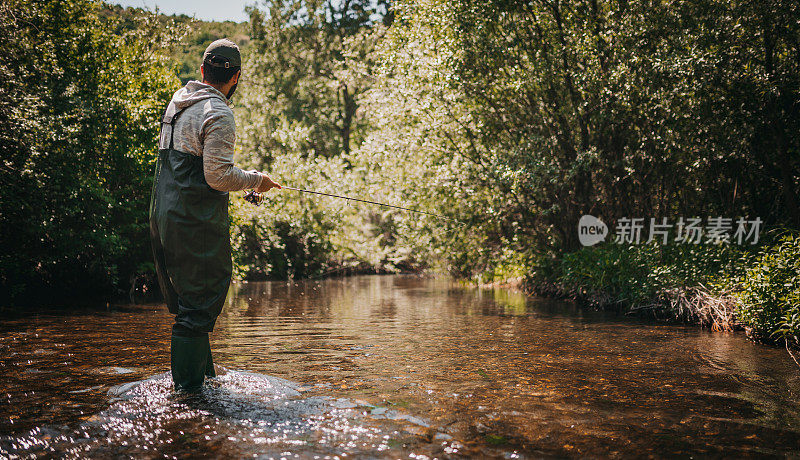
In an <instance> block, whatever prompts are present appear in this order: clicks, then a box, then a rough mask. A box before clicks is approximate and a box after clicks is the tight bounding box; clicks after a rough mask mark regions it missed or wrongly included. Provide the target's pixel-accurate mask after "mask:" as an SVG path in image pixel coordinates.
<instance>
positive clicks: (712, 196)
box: [358, 0, 800, 276]
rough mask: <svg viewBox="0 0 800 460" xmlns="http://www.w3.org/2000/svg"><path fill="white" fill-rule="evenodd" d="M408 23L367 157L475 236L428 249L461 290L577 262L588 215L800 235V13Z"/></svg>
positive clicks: (561, 7) (665, 6) (604, 8)
mask: <svg viewBox="0 0 800 460" xmlns="http://www.w3.org/2000/svg"><path fill="white" fill-rule="evenodd" d="M395 8H396V20H395V23H394V24H393V26H392V27H391V29H390V30H389V32H388V34H387V36H386V39H385V40H383V41H382V42H381V43H380V45H379V46H378V49H377V57H376V59H377V61H378V62H379V63H380V66H379V69H378V72H377V74H378V77H379V78H378V79H377V81H376V83H375V85H374V87H373V89H372V90H371V91H370V92H369V93H368V94H367V100H366V101H365V102H364V106H365V107H367V109H368V110H367V113H368V116H369V118H370V120H371V122H372V123H373V126H374V128H375V129H374V131H372V132H371V133H370V135H369V136H368V137H367V139H366V141H365V143H364V144H363V145H362V146H361V148H360V149H359V152H358V156H359V157H360V158H361V159H363V160H364V161H366V162H373V163H374V164H375V165H376V166H375V167H376V168H377V167H378V166H377V165H380V166H381V167H384V168H385V170H384V175H383V177H382V179H381V181H382V184H384V185H383V187H384V188H387V189H392V190H395V192H394V193H396V194H397V195H399V196H401V197H402V199H403V200H404V201H405V202H406V203H407V204H412V203H413V204H418V203H421V204H422V205H423V206H426V207H427V209H428V210H430V211H433V212H439V213H448V214H450V215H456V216H458V217H459V218H461V219H463V220H465V221H467V222H469V225H468V226H465V227H464V228H462V229H452V232H451V235H452V236H450V237H444V238H436V239H433V240H432V244H433V247H431V248H430V252H431V253H433V254H437V253H438V254H442V255H445V256H446V257H447V259H448V260H449V262H450V265H451V267H452V268H453V271H454V273H456V274H457V275H460V276H470V275H474V274H477V273H481V272H484V271H486V270H492V267H493V265H494V264H495V263H496V261H497V260H499V259H500V258H502V257H503V254H504V253H505V252H507V251H508V250H511V251H513V252H518V253H529V254H533V255H541V254H559V253H562V252H572V251H575V250H577V249H578V248H579V245H578V242H577V233H576V231H575V225H576V224H577V222H578V219H579V217H580V216H581V215H583V214H592V215H599V216H603V218H604V219H606V220H607V221H616V220H618V219H619V218H621V217H643V218H647V217H661V216H669V217H674V216H680V215H683V216H694V215H701V216H717V215H722V216H730V217H735V216H750V217H751V218H754V217H756V216H758V217H761V218H762V219H763V220H764V222H765V225H766V226H788V227H792V228H798V226H800V214H798V212H797V209H798V207H797V203H798V191H797V188H796V184H797V183H798V180H800V138H799V137H798V136H795V135H793V134H792V133H793V132H796V131H797V129H798V128H800V112H798V111H797V110H794V109H790V107H796V106H797V105H798V103H799V102H800V101H799V99H800V64H799V63H798V61H797V60H796V59H793V58H792V57H791V56H793V55H794V53H795V52H796V50H797V49H798V44H799V43H800V40H798V37H799V36H800V25H798V24H799V23H798V22H797V18H798V17H800V10H798V6H797V5H794V4H788V3H785V2H756V3H753V2H739V1H734V2H728V1H725V2H723V1H719V0H703V1H700V2H690V3H674V2H668V3H663V2H662V3H659V2H656V3H652V2H649V3H648V2H610V1H580V2H572V3H570V2H541V1H533V2H505V1H482V2H478V1H474V0H452V1H448V2H438V1H427V0H405V1H399V2H397V3H396V5H395ZM391 161H397V162H399V163H400V164H402V165H403V166H402V167H393V166H390V167H388V168H387V167H386V165H387V163H389V162H391ZM409 177H411V178H413V179H419V181H417V180H406V179H407V178H409ZM419 184H424V185H425V187H424V188H425V191H424V192H423V191H420V190H418V189H417V187H418V185H419ZM764 196H769V197H770V199H768V200H765V199H764ZM428 223H429V224H430V225H431V226H434V225H436V226H438V225H439V223H438V222H432V221H428ZM431 231H433V229H431ZM400 238H401V239H402V238H403V237H402V236H401V237H400Z"/></svg>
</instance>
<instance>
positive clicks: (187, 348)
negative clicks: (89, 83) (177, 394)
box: [170, 334, 214, 392]
mask: <svg viewBox="0 0 800 460" xmlns="http://www.w3.org/2000/svg"><path fill="white" fill-rule="evenodd" d="M170 351H171V354H172V359H171V365H172V366H171V367H172V382H173V383H174V384H175V389H176V390H180V391H188V392H195V391H198V390H200V388H201V387H202V386H203V380H204V379H205V376H206V375H207V373H208V368H209V366H210V367H211V372H213V371H214V364H213V363H212V362H211V345H210V344H209V342H208V334H206V335H203V336H200V337H179V336H175V335H173V336H172V345H171V347H170Z"/></svg>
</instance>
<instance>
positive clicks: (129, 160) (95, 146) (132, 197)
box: [0, 0, 182, 306]
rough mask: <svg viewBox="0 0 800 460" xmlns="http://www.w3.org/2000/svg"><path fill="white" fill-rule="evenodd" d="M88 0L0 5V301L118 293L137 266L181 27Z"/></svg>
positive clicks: (16, 0)
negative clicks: (125, 17)
mask: <svg viewBox="0 0 800 460" xmlns="http://www.w3.org/2000/svg"><path fill="white" fill-rule="evenodd" d="M100 8H102V5H101V4H100V3H98V2H94V1H89V0H63V1H48V0H11V1H10V2H5V3H4V4H3V6H2V7H0V23H2V27H3V30H4V34H3V37H2V38H0V52H2V53H3V54H4V55H5V56H6V57H7V58H6V59H4V60H3V62H2V63H0V101H2V102H0V153H1V154H2V170H0V182H2V187H3V195H2V199H0V246H1V247H0V292H1V293H2V294H0V304H2V305H4V306H7V305H9V304H11V305H19V304H34V305H36V304H59V305H63V304H64V303H74V302H79V301H84V300H93V301H96V300H98V299H102V300H107V299H110V298H112V297H114V296H119V295H122V294H127V291H128V289H129V287H130V285H131V283H134V282H135V281H136V278H137V277H138V276H140V275H142V274H144V273H147V272H148V271H149V268H148V265H149V264H150V260H151V255H150V250H149V244H148V241H149V240H148V224H147V208H148V202H149V192H150V184H151V180H152V179H151V176H152V167H153V164H154V160H155V154H156V148H157V147H156V135H157V132H158V119H159V116H160V114H161V112H162V111H163V108H164V106H165V104H166V102H167V101H168V99H169V96H170V95H171V93H172V92H173V91H174V90H175V89H177V87H178V84H179V81H178V79H177V78H176V77H175V74H174V68H173V64H172V62H171V61H170V60H169V59H168V58H167V57H166V50H167V49H168V47H169V45H170V44H172V43H173V41H174V40H175V39H174V37H175V36H180V34H181V33H182V32H181V31H179V30H173V29H170V28H164V27H162V25H161V24H160V23H159V21H158V20H156V18H155V17H154V16H153V15H150V14H143V15H141V16H137V17H136V18H133V19H132V20H134V21H135V22H136V27H135V28H133V29H130V30H127V31H126V32H124V33H118V31H119V27H120V24H119V22H118V21H117V20H116V19H113V18H108V17H102V16H101V15H100V14H99V11H100Z"/></svg>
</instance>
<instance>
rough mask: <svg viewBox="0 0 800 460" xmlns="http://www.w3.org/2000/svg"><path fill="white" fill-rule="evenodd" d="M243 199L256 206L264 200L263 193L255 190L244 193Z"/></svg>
mask: <svg viewBox="0 0 800 460" xmlns="http://www.w3.org/2000/svg"><path fill="white" fill-rule="evenodd" d="M244 200H245V201H247V202H248V203H252V204H254V205H256V206H258V205H260V204H261V203H262V202H263V201H264V195H262V194H260V193H258V192H256V191H255V190H250V191H249V192H247V193H245V194H244Z"/></svg>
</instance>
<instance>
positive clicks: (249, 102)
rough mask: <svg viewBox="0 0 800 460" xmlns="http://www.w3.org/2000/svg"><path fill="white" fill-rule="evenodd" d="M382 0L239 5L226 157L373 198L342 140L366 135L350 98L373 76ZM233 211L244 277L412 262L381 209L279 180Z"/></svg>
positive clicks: (352, 141) (305, 183)
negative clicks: (256, 203)
mask: <svg viewBox="0 0 800 460" xmlns="http://www.w3.org/2000/svg"><path fill="white" fill-rule="evenodd" d="M385 6H386V5H385V3H384V2H377V3H373V2H362V1H354V2H345V3H339V2H329V1H320V2H311V3H309V2H295V1H288V0H287V1H275V2H268V3H267V4H266V10H262V9H259V8H255V7H254V8H251V9H250V16H251V23H250V26H251V35H252V38H253V41H252V44H251V46H250V48H248V49H247V50H246V51H245V62H244V66H243V73H244V80H245V81H244V84H243V87H242V90H241V98H240V99H239V100H238V102H239V104H238V107H237V109H236V111H237V117H238V120H239V125H240V126H242V129H241V131H240V132H241V136H240V139H241V145H242V147H241V150H240V151H238V152H237V162H239V163H240V164H243V165H247V166H251V167H256V168H260V169H264V168H267V167H268V168H269V169H268V171H269V173H270V175H271V176H272V177H273V178H275V179H276V180H278V182H280V183H283V184H286V185H290V186H294V187H301V188H305V189H310V190H317V191H322V192H328V193H335V194H339V195H350V196H354V197H362V196H365V195H369V196H370V198H371V199H377V196H376V195H372V194H373V193H381V192H382V191H381V190H370V187H369V186H368V184H367V183H366V178H367V175H368V173H367V171H366V168H365V167H362V166H361V163H360V161H359V159H358V158H356V157H355V156H353V155H351V154H350V150H351V147H352V146H357V145H359V144H360V143H361V142H362V139H363V138H364V136H365V135H366V134H367V128H368V125H367V120H366V118H365V116H364V114H363V111H362V110H361V109H360V103H359V98H360V96H361V94H362V93H363V92H364V91H365V90H366V89H367V88H369V85H370V84H371V81H372V79H373V76H372V48H373V47H374V46H375V43H376V41H377V40H378V39H379V38H380V36H381V34H382V33H383V32H384V30H385V26H383V25H382V24H376V23H374V22H373V19H374V17H375V15H376V14H377V15H378V16H380V15H381V14H383V13H385ZM232 215H233V220H234V228H233V232H232V233H233V235H234V248H235V261H236V265H237V274H238V275H239V276H241V277H244V278H247V279H265V278H269V279H285V278H287V277H305V276H320V275H323V274H329V273H340V272H349V271H364V270H370V271H372V270H377V271H397V270H403V269H406V268H409V267H417V266H419V264H418V263H417V261H416V260H415V258H414V256H413V255H412V254H411V251H409V250H408V248H406V247H402V246H401V247H398V246H396V245H395V244H394V243H395V240H394V230H393V226H394V224H393V218H392V214H391V213H383V212H382V210H381V209H379V208H375V207H371V206H363V205H359V206H358V207H356V206H352V207H351V206H349V205H348V204H347V203H346V202H345V201H342V200H339V199H334V198H324V197H318V196H317V197H314V196H309V195H300V194H298V193H297V192H291V191H281V192H277V193H276V192H272V193H271V194H270V196H269V200H268V201H267V202H266V203H265V204H264V205H263V206H262V207H261V208H256V209H254V208H252V206H250V205H246V204H244V205H241V206H238V205H237V206H235V207H234V208H233V212H232Z"/></svg>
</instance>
